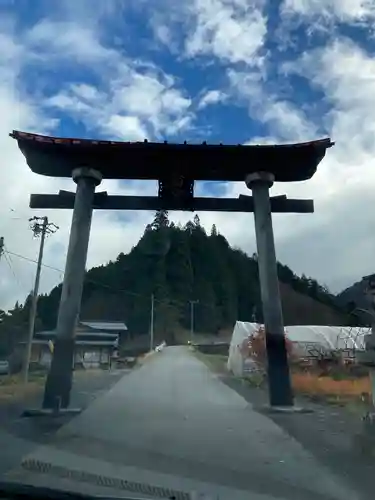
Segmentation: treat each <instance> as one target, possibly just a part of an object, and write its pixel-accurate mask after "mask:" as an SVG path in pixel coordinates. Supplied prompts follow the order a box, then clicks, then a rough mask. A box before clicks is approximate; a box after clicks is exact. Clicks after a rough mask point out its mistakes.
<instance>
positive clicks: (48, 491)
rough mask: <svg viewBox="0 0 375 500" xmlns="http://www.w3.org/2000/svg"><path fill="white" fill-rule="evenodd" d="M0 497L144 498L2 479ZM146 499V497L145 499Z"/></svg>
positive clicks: (55, 499)
mask: <svg viewBox="0 0 375 500" xmlns="http://www.w3.org/2000/svg"><path fill="white" fill-rule="evenodd" d="M0 497H1V498H11V499H12V500H30V499H34V498H35V500H40V499H44V498H45V499H48V500H51V499H53V500H77V499H80V500H98V499H104V498H105V499H114V498H120V499H121V500H142V499H140V498H138V497H123V496H121V497H113V496H112V495H110V494H109V495H88V494H85V493H79V492H75V491H68V490H60V489H54V488H49V487H47V486H33V485H31V484H23V483H16V482H11V481H9V482H7V481H0ZM143 500H144V499H143Z"/></svg>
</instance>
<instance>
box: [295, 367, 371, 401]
mask: <svg viewBox="0 0 375 500" xmlns="http://www.w3.org/2000/svg"><path fill="white" fill-rule="evenodd" d="M292 385H293V389H294V391H296V392H299V393H301V394H307V395H310V396H315V395H316V396H336V397H340V398H357V397H358V398H359V397H361V396H363V395H364V394H370V390H371V384H370V378H369V377H360V378H356V379H353V378H351V379H342V380H335V379H333V378H331V377H328V376H323V377H321V376H319V375H317V374H314V373H309V372H306V373H293V374H292Z"/></svg>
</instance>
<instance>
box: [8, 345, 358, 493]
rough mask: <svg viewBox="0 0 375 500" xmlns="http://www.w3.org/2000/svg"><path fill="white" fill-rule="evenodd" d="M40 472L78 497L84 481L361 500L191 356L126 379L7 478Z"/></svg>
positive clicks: (175, 350) (151, 364)
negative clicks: (76, 490) (71, 488)
mask: <svg viewBox="0 0 375 500" xmlns="http://www.w3.org/2000/svg"><path fill="white" fill-rule="evenodd" d="M301 418H303V415H301ZM51 465H53V467H52V468H51ZM25 467H26V469H25ZM41 469H44V471H47V472H48V473H46V474H42V475H40V476H38V477H39V478H41V479H40V482H41V483H43V482H44V483H45V482H47V483H49V484H51V485H57V484H58V480H60V481H61V486H62V487H64V486H65V487H69V485H70V486H71V487H73V488H74V487H76V486H72V484H73V483H70V481H72V480H74V481H76V480H79V484H80V485H81V486H82V484H84V483H86V485H87V487H89V486H88V485H90V487H91V488H92V491H96V492H98V493H99V492H101V490H100V488H99V486H101V485H103V484H106V485H108V486H112V487H113V488H117V489H119V490H123V492H124V491H125V492H126V490H132V491H137V492H147V491H151V490H152V487H153V488H154V491H156V490H155V488H156V489H157V491H158V497H159V498H160V497H162V495H163V494H164V493H165V492H166V491H167V489H172V490H174V491H175V492H177V495H176V496H177V498H188V497H185V496H184V493H185V492H188V491H192V490H194V491H204V492H206V493H211V494H212V493H213V492H216V493H219V494H220V498H228V499H229V498H238V499H240V498H241V499H242V498H244V499H245V498H246V499H249V498H254V499H264V500H266V499H288V500H290V499H294V498H301V499H302V498H303V499H304V500H306V499H307V500H309V499H314V500H317V499H318V500H319V499H320V500H328V499H340V500H341V499H349V498H351V499H356V498H360V497H359V496H358V495H357V494H356V493H355V492H354V491H352V490H350V488H349V486H348V485H347V484H345V482H344V479H343V478H338V477H335V476H333V475H332V473H330V472H329V471H328V470H327V469H326V468H324V467H323V466H322V465H321V464H319V463H318V462H317V461H316V459H314V457H313V456H312V455H311V454H310V453H309V452H308V451H307V450H305V449H304V448H303V447H302V446H301V445H300V444H299V443H298V442H297V441H295V440H294V439H293V438H291V437H290V435H288V434H286V433H285V432H284V431H283V430H282V429H281V428H280V427H279V426H277V425H276V424H275V423H274V422H272V421H271V420H270V419H269V418H267V417H266V416H264V415H261V414H259V413H258V412H256V411H255V410H254V408H253V407H252V405H251V404H249V403H247V402H246V401H245V399H243V398H242V397H241V396H240V395H238V394H237V393H236V392H234V391H233V390H232V389H230V388H229V387H228V386H226V385H224V384H223V383H222V382H221V381H220V380H219V379H218V378H217V377H216V376H215V375H214V374H212V373H211V372H210V371H209V369H208V368H207V367H206V366H205V365H204V364H203V363H202V362H201V361H199V360H198V359H197V358H196V357H195V356H194V355H193V354H192V353H191V352H190V351H189V350H188V349H187V348H184V347H169V348H167V349H165V350H164V351H163V352H162V353H158V354H155V355H153V356H152V357H150V358H149V359H148V360H147V361H146V363H145V364H144V365H143V366H142V367H141V368H140V369H136V370H135V371H134V372H132V373H130V374H129V375H127V376H126V377H123V378H122V379H121V380H120V381H119V382H118V383H117V384H116V385H114V386H113V387H112V389H111V390H110V391H108V392H107V393H106V394H104V395H103V396H101V397H100V398H98V399H97V400H95V401H94V402H93V403H92V404H91V406H90V407H89V408H88V409H87V410H86V411H84V412H83V413H82V414H81V415H80V416H78V417H76V418H74V419H73V420H71V421H70V422H69V423H68V424H67V425H65V426H63V427H62V428H61V429H60V430H59V431H58V433H57V435H56V438H55V439H54V441H53V444H52V445H48V446H41V447H39V448H38V449H36V450H35V451H34V452H33V453H32V454H30V455H29V456H28V457H26V461H25V463H24V468H23V469H19V470H15V471H13V472H12V474H11V475H10V477H13V478H15V479H16V480H17V479H23V480H30V481H33V482H36V481H37V479H36V475H35V471H37V470H41ZM67 476H69V477H70V479H69V480H68V479H66V478H67ZM74 484H75V485H77V484H78V483H74ZM98 488H99V489H98ZM110 493H113V491H110ZM215 498H216V497H215Z"/></svg>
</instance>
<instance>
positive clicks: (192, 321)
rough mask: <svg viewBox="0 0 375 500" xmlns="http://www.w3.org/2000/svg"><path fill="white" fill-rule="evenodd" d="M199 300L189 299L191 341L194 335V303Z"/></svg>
mask: <svg viewBox="0 0 375 500" xmlns="http://www.w3.org/2000/svg"><path fill="white" fill-rule="evenodd" d="M198 303H199V300H191V301H190V340H191V341H193V336H194V305H195V304H198Z"/></svg>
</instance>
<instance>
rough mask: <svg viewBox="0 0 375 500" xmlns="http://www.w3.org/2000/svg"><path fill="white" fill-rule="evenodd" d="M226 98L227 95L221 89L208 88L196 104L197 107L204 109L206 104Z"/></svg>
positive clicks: (216, 102)
mask: <svg viewBox="0 0 375 500" xmlns="http://www.w3.org/2000/svg"><path fill="white" fill-rule="evenodd" d="M226 99H227V95H226V94H225V93H224V92H222V91H221V90H209V91H208V92H206V93H205V94H204V95H203V96H202V98H201V100H200V101H199V104H198V109H204V108H206V107H207V106H210V105H213V104H218V103H219V102H224V101H225V100H226Z"/></svg>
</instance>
